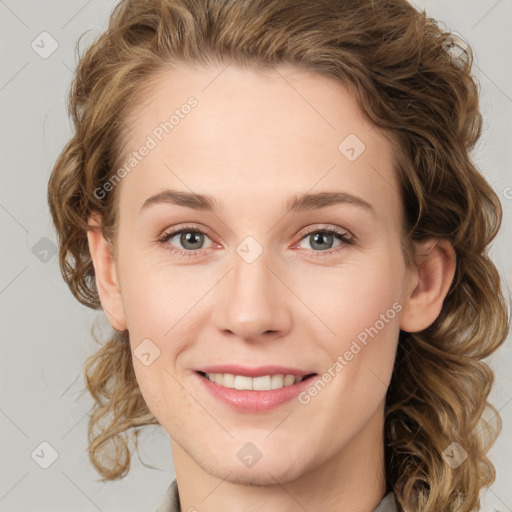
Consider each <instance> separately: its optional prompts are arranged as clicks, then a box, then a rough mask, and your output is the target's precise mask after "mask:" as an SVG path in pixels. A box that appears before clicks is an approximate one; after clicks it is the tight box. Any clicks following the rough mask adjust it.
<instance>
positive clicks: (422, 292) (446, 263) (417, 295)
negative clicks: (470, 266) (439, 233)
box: [400, 239, 456, 332]
mask: <svg viewBox="0 0 512 512" xmlns="http://www.w3.org/2000/svg"><path fill="white" fill-rule="evenodd" d="M455 267H456V257H455V251H454V249H453V247H452V245H451V243H450V242H449V241H448V240H445V239H429V240H426V241H422V242H421V243H419V244H418V245H417V247H416V268H415V269H411V272H412V274H413V275H412V279H411V280H410V282H412V286H411V289H409V290H408V291H407V292H406V297H405V299H404V301H403V310H402V314H401V316H400V329H401V330H403V331H406V332H419V331H422V330H424V329H426V328H427V327H429V326H430V325H432V324H433V323H434V321H435V320H436V318H437V317H438V316H439V313H440V312H441V309H442V307H443V301H444V299H445V297H446V294H447V293H448V290H449V289H450V285H451V283H452V281H453V277H454V275H455Z"/></svg>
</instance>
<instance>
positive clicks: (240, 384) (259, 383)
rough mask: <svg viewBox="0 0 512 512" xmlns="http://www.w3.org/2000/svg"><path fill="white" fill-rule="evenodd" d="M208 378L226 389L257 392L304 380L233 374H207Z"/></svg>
mask: <svg viewBox="0 0 512 512" xmlns="http://www.w3.org/2000/svg"><path fill="white" fill-rule="evenodd" d="M206 377H207V378H208V379H209V380H211V381H212V382H215V384H219V385H220V386H224V387H225V388H234V389H241V390H243V389H245V390H247V389H249V390H257V391H269V390H271V389H280V388H282V387H284V386H291V385H292V384H295V383H297V382H300V381H301V380H302V378H303V377H302V376H300V377H296V376H295V375H262V376H261V377H254V378H252V377H246V376H244V375H233V374H232V373H207V374H206Z"/></svg>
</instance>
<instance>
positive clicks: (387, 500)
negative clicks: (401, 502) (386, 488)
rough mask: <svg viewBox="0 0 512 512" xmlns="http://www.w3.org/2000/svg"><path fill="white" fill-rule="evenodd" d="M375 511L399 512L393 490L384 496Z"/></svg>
mask: <svg viewBox="0 0 512 512" xmlns="http://www.w3.org/2000/svg"><path fill="white" fill-rule="evenodd" d="M373 512H397V508H396V501H395V494H394V493H393V491H390V492H388V493H387V494H386V495H385V496H384V498H382V500H381V502H380V503H379V504H378V505H377V508H375V509H374V510H373Z"/></svg>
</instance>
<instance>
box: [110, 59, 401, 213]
mask: <svg viewBox="0 0 512 512" xmlns="http://www.w3.org/2000/svg"><path fill="white" fill-rule="evenodd" d="M142 100H143V101H142V102H141V103H140V105H139V106H138V107H136V106H135V105H134V108H133V114H132V115H131V117H130V119H129V121H128V124H127V127H126V128H127V130H126V134H125V137H124V141H123V142H124V152H123V155H122V157H121V159H120V165H124V167H125V169H127V170H128V172H127V173H125V174H126V177H125V178H123V180H122V183H121V188H122V190H123V192H122V193H121V199H120V208H121V210H122V211H124V210H126V211H129V210H139V209H140V207H141V206H142V204H143V203H144V201H145V200H146V199H147V198H148V197H149V196H151V195H154V194H155V193H157V192H160V191H162V190H164V189H166V188H170V189H179V190H183V191H188V192H195V193H204V194H208V195H211V196H214V197H216V198H219V202H220V203H221V204H222V206H223V207H224V206H226V208H229V206H230V202H232V203H233V205H236V209H237V211H238V212H240V211H241V210H240V209H245V208H247V209H248V210H250V209H251V208H252V209H253V211H254V208H255V207H257V208H260V209H261V208H264V207H265V206H269V207H270V204H274V203H279V204H276V207H282V204H281V203H282V202H284V201H286V200H287V199H288V198H289V197H290V196H291V195H293V194H301V193H305V192H307V191H312V192H314V191H329V190H332V191H344V192H348V193H351V194H354V195H358V196H361V197H364V198H365V199H366V200H367V201H368V202H370V203H372V204H374V206H375V207H376V209H377V210H380V211H381V212H384V211H386V212H387V214H388V215H389V216H391V217H395V218H398V217H399V216H400V208H399V205H400V204H401V200H400V197H399V193H398V190H399V184H398V181H397V176H396V172H395V171H394V168H393V155H392V147H391V144H390V142H389V141H388V139H387V138H386V137H385V136H384V133H383V132H382V131H381V130H380V129H379V128H378V127H376V126H375V125H373V124H372V123H370V121H369V120H367V119H366V117H365V116H364V114H363V112H362V111H361V110H360V109H359V107H358V105H357V102H356V100H355V98H354V97H353V96H352V95H351V93H350V91H349V89H348V87H347V86H346V85H344V84H343V83H341V82H340V81H338V80H335V79H333V78H330V77H326V76H322V75H319V74H315V73H310V72H306V71H303V70H300V69H298V68H294V67H291V66H280V67H274V68H272V69H256V68H252V69H243V68H241V67H238V66H236V65H234V64H229V65H223V66H220V65H219V66H217V67H213V66H212V67H208V68H206V67H190V66H185V65H179V66H172V67H169V69H167V70H166V71H165V72H164V73H162V74H161V75H160V76H159V77H158V79H157V80H156V81H154V83H153V87H152V88H151V90H150V91H149V92H148V93H147V94H145V96H144V97H143V98H142ZM192 105H193V106H192ZM144 146H146V147H147V148H150V149H148V150H143V147H144ZM141 153H144V156H143V157H141V156H140V154H141ZM135 154H137V155H135ZM134 155H135V156H134ZM135 160H136V161H135ZM130 161H131V162H130ZM129 163H131V164H133V165H128V164H129ZM230 198H231V199H232V201H230Z"/></svg>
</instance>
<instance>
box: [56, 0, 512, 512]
mask: <svg viewBox="0 0 512 512" xmlns="http://www.w3.org/2000/svg"><path fill="white" fill-rule="evenodd" d="M451 36H452V34H451V33H450V31H448V30H443V29H441V28H440V27H439V24H438V22H437V21H436V20H434V19H432V18H429V17H428V16H427V15H426V13H425V12H424V11H423V12H419V11H417V10H416V9H414V8H413V7H412V6H411V5H410V4H409V3H408V2H407V1H406V0H358V1H357V2H354V1H351V0H324V1H317V0H314V1H313V0H279V1H276V0H151V1H148V0H124V1H121V2H120V3H119V4H118V5H117V6H116V8H115V9H114V11H113V13H112V15H111V17H110V21H109V25H108V28H107V30H106V31H105V32H104V33H102V34H101V35H100V37H99V38H98V39H97V40H96V41H95V42H94V43H93V44H92V45H91V46H90V47H89V48H88V49H87V51H86V52H85V53H84V54H83V55H82V56H80V59H79V62H78V66H77V70H76V76H75V77H74V80H73V83H72V88H71V91H70V93H69V111H70V115H71V116H72V118H73V122H74V128H75V131H74V135H73V137H72V138H71V140H70V141H69V142H68V144H67V145H66V146H65V148H64V149H63V151H62V153H61V154H60V156H59V158H58V160H57V161H56V163H55V166H54V168H53V171H52V174H51V177H50V180H49V184H48V201H49V206H50V211H51V215H52V218H53V222H54V224H55V227H56V231H57V236H58V239H59V262H60V266H61V271H62V275H63V278H64V280H65V281H66V283H67V284H68V286H69V287H70V289H71V292H72V293H73V295H74V296H75V297H76V298H77V299H78V300H79V301H80V302H81V303H82V304H85V305H86V306H88V307H90V308H94V309H100V308H101V303H100V300H99V296H98V291H97V288H96V282H95V274H94V268H93V263H92V260H91V255H90V252H89V248H88V240H87V230H88V229H91V228H90V227H89V226H88V219H89V218H90V215H91V214H92V213H98V214H99V215H100V217H101V228H102V232H103V235H104V236H105V238H106V239H107V240H108V241H109V242H111V244H112V248H113V250H114V253H115V249H116V243H115V242H116V233H117V231H116V228H117V223H118V220H119V219H118V217H117V212H118V208H117V206H118V199H119V198H118V194H117V188H115V189H114V190H113V191H112V193H109V194H107V195H106V197H105V198H102V199H99V198H98V197H97V195H96V194H95V193H94V191H95V189H96V188H97V187H99V186H101V184H102V183H104V182H106V181H108V180H109V179H110V178H111V176H113V174H114V172H115V169H116V168H117V166H118V165H119V162H120V155H121V149H122V144H123V140H124V130H126V129H127V127H128V126H129V124H130V116H131V115H132V114H133V111H134V110H133V108H132V109H131V110H130V109H129V107H128V106H129V105H137V104H139V105H140V103H141V100H142V99H143V96H144V93H145V92H147V91H148V90H150V89H151V87H152V86H153V84H154V81H155V80H156V79H157V78H158V75H159V73H160V72H163V71H165V70H166V69H167V68H168V67H169V64H170V63H173V62H178V63H179V62H185V63H198V64H209V63H215V64H222V65H226V64H228V63H230V62H233V63H236V64H240V65H242V66H266V67H271V66H273V65H279V64H291V65H294V66H297V67H298V68H302V69H306V70H308V71H312V72H315V73H319V74H321V75H325V76H329V77H334V78H336V79H338V80H340V81H342V82H343V83H345V84H347V85H348V87H349V88H350V90H351V91H352V92H353V93H354V95H355V97H356V99H357V101H358V104H359V107H360V108H361V110H362V111H363V112H364V113H365V114H366V116H367V117H368V119H369V120H371V121H372V122H373V123H374V124H375V125H377V126H379V127H381V128H383V129H384V130H385V132H386V133H387V134H389V136H390V139H391V140H393V148H394V156H395V168H396V172H397V173H398V176H399V178H400V182H401V187H402V190H401V192H402V197H403V198H404V199H403V200H404V206H405V211H406V222H405V224H406V225H405V226H404V236H403V244H404V249H405V250H404V257H405V259H406V262H407V263H408V264H409V265H412V264H413V259H412V257H411V254H412V252H411V251H412V247H413V245H412V244H413V242H414V241H418V240H421V239H423V238H425V237H441V238H446V239H448V240H449V241H450V242H451V244H452V246H453V248H454V250H455V253H456V258H457V267H456V272H455V277H454V279H453V282H452V284H451V286H450V289H449V292H448V294H447V296H446V298H445V301H444V303H443V308H442V311H441V313H440V315H439V316H438V318H437V319H436V321H435V322H434V323H433V324H432V325H431V326H430V327H428V328H427V329H425V330H424V331H422V332H418V333H406V332H403V331H401V332H400V336H399V343H398V349H397V356H396V360H395V368H394V371H393V376H392V380H391V383H390V386H389V388H388V392H387V396H386V409H385V442H386V447H385V450H386V451H385V463H386V479H387V487H388V490H393V491H394V493H395V496H396V500H397V503H398V506H399V508H400V510H402V509H407V510H408V511H409V512H419V511H422V512H440V511H453V512H455V511H457V512H463V511H470V510H474V509H476V508H478V507H479V504H480V500H479V491H480V489H481V488H482V487H483V486H489V485H490V484H491V483H492V482H493V481H494V480H495V470H494V466H493V465H492V463H491V461H490V460H489V459H488V457H487V456H486V453H487V451H488V450H489V449H490V447H491V446H492V444H493V443H494V441H495V439H496V437H497V436H498V434H499V432H500V430H501V427H502V424H501V419H500V416H499V413H498V411H497V410H496V408H494V406H493V405H492V404H490V403H489V402H488V401H487V397H488V395H489V393H490V390H491V387H492V384H493V382H494V373H493V371H492V370H491V368H490V367H489V366H488V365H487V364H486V363H485V362H484V361H482V359H483V358H485V357H487V356H489V355H490V354H491V353H493V352H494V351H495V350H496V349H497V348H498V347H499V346H500V345H501V344H502V343H503V342H504V341H505V339H506V336H507V333H508V306H507V304H506V302H505V300H504V297H503V294H502V291H501V284H500V277H499V273H498V271H497V269H496V267H495V265H494V264H493V262H492V261H491V259H490V258H489V256H488V252H487V251H488V247H489V244H490V243H491V241H492V240H493V239H494V237H495V236H496V233H497V232H498V230H499V227H500V224H501V217H502V210H501V205H500V202H499V199H498V197H497V195H496V194H495V192H494V191H493V189H492V188H491V187H490V185H489V184H488V183H487V181H486V180H485V179H484V177H483V176H482V175H481V174H480V173H479V171H478V170H477V168H476V167H475V165H474V163H473V162H472V159H471V156H470V152H471V150H472V149H473V148H474V145H475V143H476V141H477V140H478V138H479V136H480V134H481V128H482V116H481V114H480V112H479V94H478V85H477V83H476V81H475V79H474V77H473V76H472V74H471V68H472V61H473V55H472V50H471V49H470V48H469V47H466V48H465V51H463V52H461V53H460V55H458V56H454V55H453V52H450V51H447V41H449V38H450V37H451ZM97 341H98V340H97ZM113 369H115V371H113ZM84 376H85V381H86V385H87V389H88V390H89V392H90V393H91V395H92V396H93V398H94V400H95V404H94V408H93V412H92V414H91V416H90V419H89V457H90V460H91V461H92V463H93V465H94V467H95V468H96V470H97V471H98V472H99V473H100V474H101V475H102V476H103V478H102V481H105V480H114V479H118V478H123V477H124V476H126V474H127V473H128V471H129V468H130V453H131V452H130V449H129V447H128V444H127V440H126V438H125V433H126V432H127V431H131V433H132V434H134V436H135V441H137V435H138V434H139V428H140V427H143V426H144V425H150V424H158V421H157V420H156V418H155V417H154V415H153V414H152V413H151V412H150V411H149V409H148V407H147V405H146V403H145V401H144V399H143V397H142V395H141V392H140V389H139V387H138V384H137V380H136V378H135V373H134V369H133V365H132V355H131V350H130V343H129V338H128V331H127V330H125V331H115V332H114V333H113V335H111V336H110V338H109V339H108V340H107V341H106V342H105V343H104V344H102V345H101V348H100V349H99V350H98V351H97V353H95V354H94V355H92V356H91V357H89V358H88V359H87V361H86V364H85V368H84ZM485 412H491V414H492V415H493V420H494V426H492V424H491V423H492V422H488V421H486V420H485V419H484V413H485ZM452 442H457V443H459V444H460V445H461V446H462V447H463V448H464V449H465V451H466V452H467V460H466V461H465V463H464V464H462V465H461V466H459V467H458V468H457V469H456V470H454V469H453V468H452V467H451V466H450V465H449V464H447V463H446V462H445V460H444V459H443V456H442V453H443V451H444V450H445V449H446V448H447V446H449V445H450V443H452ZM136 444H137V443H136Z"/></svg>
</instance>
